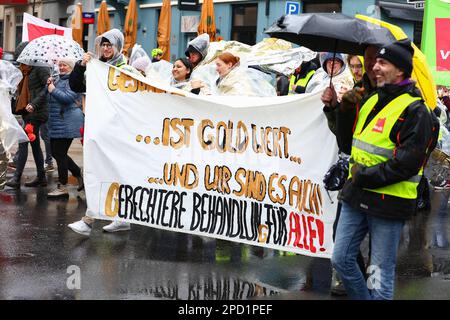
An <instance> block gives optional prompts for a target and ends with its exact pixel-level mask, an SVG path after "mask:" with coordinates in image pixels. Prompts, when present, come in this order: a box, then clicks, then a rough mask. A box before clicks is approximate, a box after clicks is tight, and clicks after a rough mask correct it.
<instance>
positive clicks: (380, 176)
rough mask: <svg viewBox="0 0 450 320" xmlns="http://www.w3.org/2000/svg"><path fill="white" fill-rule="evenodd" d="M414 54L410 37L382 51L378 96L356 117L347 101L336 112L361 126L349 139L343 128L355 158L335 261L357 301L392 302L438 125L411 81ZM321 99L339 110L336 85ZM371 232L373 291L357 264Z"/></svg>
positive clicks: (340, 132) (343, 137)
mask: <svg viewBox="0 0 450 320" xmlns="http://www.w3.org/2000/svg"><path fill="white" fill-rule="evenodd" d="M412 56H413V49H412V47H411V42H410V41H409V40H403V41H397V42H395V43H393V44H390V45H387V46H385V47H383V48H381V49H380V50H379V52H378V54H377V62H376V64H375V66H374V68H373V71H374V73H375V75H376V80H377V90H376V92H375V93H374V94H372V95H370V97H368V98H367V99H364V100H363V101H361V106H362V107H361V109H360V112H359V115H358V117H357V118H355V117H354V115H355V113H354V112H348V110H349V109H351V106H348V105H347V106H346V105H345V99H344V103H343V104H341V106H340V108H339V111H338V113H337V123H338V126H339V123H340V119H342V118H345V117H351V115H353V123H355V128H354V127H353V126H348V127H347V128H346V130H347V131H348V133H347V134H344V129H343V128H340V129H339V128H338V130H337V133H338V134H337V139H338V141H340V147H341V148H342V151H344V152H346V153H349V154H351V159H350V168H349V170H350V174H349V179H348V180H347V181H346V183H345V185H344V188H343V190H342V192H341V198H342V200H343V205H342V212H341V216H340V219H339V223H338V226H337V232H336V242H335V247H334V251H333V257H332V264H333V267H334V268H336V270H337V271H338V273H339V275H340V277H341V279H342V280H343V282H344V285H345V288H346V290H347V293H348V295H349V297H350V298H352V299H393V297H394V281H395V267H396V256H397V247H398V244H399V241H400V236H401V233H402V229H403V225H404V223H405V220H407V219H409V218H410V217H411V216H412V214H413V213H414V212H415V210H416V201H417V187H418V184H419V180H420V177H421V175H422V171H423V168H422V166H423V164H424V163H425V160H426V156H427V152H428V151H429V150H428V147H429V145H430V144H432V140H433V135H432V130H433V120H432V118H431V114H430V111H429V110H428V108H427V107H426V106H425V104H424V102H423V100H422V97H421V94H420V92H419V91H418V90H417V89H416V88H415V84H414V83H413V82H412V81H411V80H410V79H409V78H410V76H411V72H412ZM322 101H323V102H324V104H325V105H327V106H330V107H336V105H337V94H336V92H335V91H334V90H333V88H327V89H326V90H325V92H324V94H323V95H322ZM346 110H347V111H346ZM351 122H352V121H351V120H347V121H346V123H351ZM367 233H369V235H370V236H371V239H370V243H371V253H370V263H371V266H369V269H370V272H371V273H374V272H375V273H376V274H377V277H374V278H373V279H371V280H372V282H371V283H370V288H369V286H368V285H367V283H366V280H365V278H364V276H363V273H362V272H361V270H360V269H359V267H358V266H357V263H356V257H357V254H358V252H359V246H360V244H361V242H362V240H363V239H364V238H365V236H366V234H367Z"/></svg>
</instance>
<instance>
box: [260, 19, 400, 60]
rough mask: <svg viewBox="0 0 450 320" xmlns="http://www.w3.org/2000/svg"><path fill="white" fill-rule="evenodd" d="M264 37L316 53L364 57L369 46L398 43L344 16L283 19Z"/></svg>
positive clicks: (369, 25) (381, 30) (379, 30)
mask: <svg viewBox="0 0 450 320" xmlns="http://www.w3.org/2000/svg"><path fill="white" fill-rule="evenodd" d="M265 33H267V34H269V35H270V36H271V37H273V38H278V39H284V40H287V41H290V42H292V43H296V44H298V45H301V46H304V47H307V48H309V49H311V50H313V51H317V52H321V51H327V52H341V53H348V54H356V55H364V50H365V48H366V47H367V45H376V46H383V45H386V44H389V43H392V42H395V38H394V36H393V35H392V34H391V32H390V31H389V30H388V29H386V28H382V27H379V26H377V25H375V24H372V23H370V22H366V21H361V20H359V19H356V18H352V17H349V16H346V15H344V14H342V13H303V14H300V15H284V16H282V17H281V18H279V19H278V21H277V22H275V23H274V24H273V25H272V26H270V27H269V28H268V29H267V30H266V31H265Z"/></svg>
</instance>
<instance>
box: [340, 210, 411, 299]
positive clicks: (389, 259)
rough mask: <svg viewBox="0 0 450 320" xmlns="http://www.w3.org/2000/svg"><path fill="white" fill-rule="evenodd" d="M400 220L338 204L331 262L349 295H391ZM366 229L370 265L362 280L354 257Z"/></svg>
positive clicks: (390, 297)
mask: <svg viewBox="0 0 450 320" xmlns="http://www.w3.org/2000/svg"><path fill="white" fill-rule="evenodd" d="M404 224H405V222H404V221H403V220H391V219H383V218H378V217H374V216H371V215H368V214H366V213H364V212H362V211H360V210H357V209H354V208H352V207H350V206H349V205H348V204H346V203H345V202H344V203H343V204H342V210H341V216H340V218H339V223H338V226H337V231H336V240H335V244H334V250H333V256H332V258H331V263H332V265H333V267H334V268H335V269H336V271H337V272H338V274H339V276H340V277H341V280H342V281H343V283H344V286H345V289H346V290H347V294H348V297H349V298H350V299H355V300H372V299H375V300H381V299H385V300H391V299H393V297H394V283H395V267H396V260H397V249H398V244H399V242H400V237H401V233H402V229H403V226H404ZM367 233H369V234H370V248H371V252H370V262H371V265H370V266H369V269H368V273H369V275H368V279H367V282H366V280H365V278H364V275H363V273H362V272H361V269H360V268H359V267H358V264H357V262H356V258H357V256H358V252H359V247H360V245H361V242H362V241H363V240H364V238H365V236H366V234H367Z"/></svg>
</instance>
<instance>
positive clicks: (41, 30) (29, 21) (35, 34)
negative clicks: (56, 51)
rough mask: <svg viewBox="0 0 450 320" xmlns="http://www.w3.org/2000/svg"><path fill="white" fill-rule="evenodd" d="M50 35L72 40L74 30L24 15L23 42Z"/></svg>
mask: <svg viewBox="0 0 450 320" xmlns="http://www.w3.org/2000/svg"><path fill="white" fill-rule="evenodd" d="M50 34H57V35H60V36H64V37H66V38H70V39H72V29H70V28H65V27H61V26H58V25H56V24H53V23H50V22H47V21H45V20H42V19H39V18H36V17H34V16H32V15H31V14H28V13H24V14H23V30H22V41H31V40H34V39H36V38H39V37H42V36H46V35H50Z"/></svg>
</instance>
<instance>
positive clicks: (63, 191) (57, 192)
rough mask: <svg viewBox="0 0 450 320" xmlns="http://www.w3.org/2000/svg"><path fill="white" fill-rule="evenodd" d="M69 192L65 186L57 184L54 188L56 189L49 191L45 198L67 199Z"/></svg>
mask: <svg viewBox="0 0 450 320" xmlns="http://www.w3.org/2000/svg"><path fill="white" fill-rule="evenodd" d="M68 196H69V191H67V188H66V185H65V184H59V183H58V186H57V187H56V189H54V190H52V191H50V192H49V193H47V198H62V197H68Z"/></svg>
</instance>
